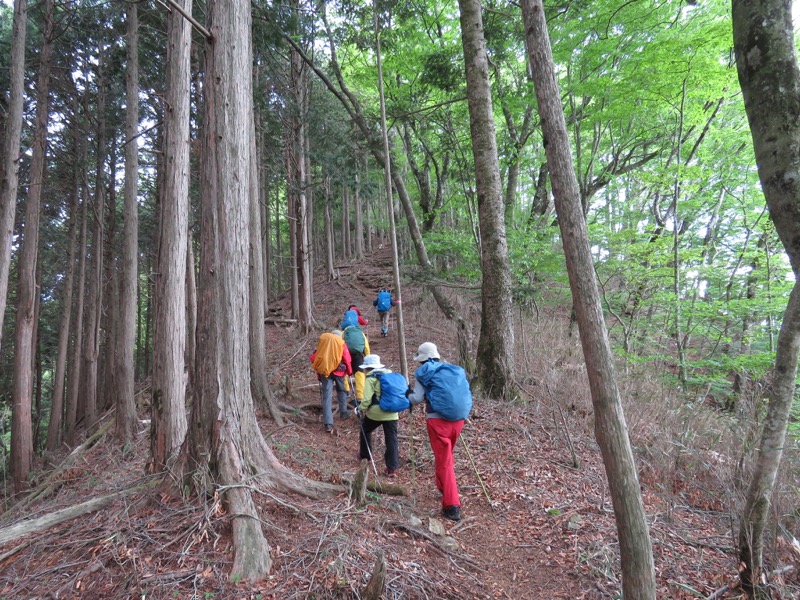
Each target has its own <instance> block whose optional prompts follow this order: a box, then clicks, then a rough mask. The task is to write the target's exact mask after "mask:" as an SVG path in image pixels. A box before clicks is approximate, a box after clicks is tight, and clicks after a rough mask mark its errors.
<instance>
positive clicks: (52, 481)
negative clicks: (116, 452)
mask: <svg viewBox="0 0 800 600" xmlns="http://www.w3.org/2000/svg"><path fill="white" fill-rule="evenodd" d="M113 424H114V421H113V420H109V421H108V422H107V423H106V424H105V425H103V426H102V427H101V428H100V429H98V430H97V431H95V432H94V433H93V434H92V435H91V436H89V437H88V438H87V439H86V441H85V442H83V443H82V444H81V445H80V446H78V447H76V448H75V449H74V450H73V451H72V452H70V453H69V454H68V455H67V457H66V458H65V459H64V460H63V462H62V463H61V464H60V465H59V466H58V467H57V468H56V469H54V470H53V471H51V472H50V474H49V475H48V476H47V478H46V479H45V480H44V481H43V482H42V483H41V485H39V487H37V488H36V489H35V490H33V491H32V492H31V493H30V494H28V495H27V496H25V497H24V498H23V499H22V500H20V501H19V502H18V503H17V504H16V505H15V506H14V507H13V510H14V511H15V512H19V511H21V510H23V509H25V508H27V507H28V506H30V505H31V504H32V503H33V502H34V501H36V500H43V499H45V498H47V497H48V496H50V495H51V494H53V493H55V492H56V491H57V490H58V488H60V487H61V486H62V485H63V484H64V480H63V479H59V480H58V481H56V479H57V478H58V477H60V476H61V475H62V473H64V471H67V470H68V469H71V468H72V466H73V465H74V464H75V463H76V462H77V461H78V458H79V457H80V456H81V455H82V454H83V453H84V452H85V451H86V450H88V449H89V448H91V447H92V446H94V445H95V443H97V442H98V441H99V440H100V439H101V438H102V437H103V436H105V435H106V434H107V433H108V431H109V430H110V429H111V426H112V425H113Z"/></svg>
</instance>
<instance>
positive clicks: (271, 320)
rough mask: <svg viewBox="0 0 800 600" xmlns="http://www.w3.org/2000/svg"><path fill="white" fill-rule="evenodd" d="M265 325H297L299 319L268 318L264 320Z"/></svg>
mask: <svg viewBox="0 0 800 600" xmlns="http://www.w3.org/2000/svg"><path fill="white" fill-rule="evenodd" d="M264 323H275V324H276V325H277V324H293V323H297V319H290V318H288V317H282V318H279V317H267V318H265V319H264Z"/></svg>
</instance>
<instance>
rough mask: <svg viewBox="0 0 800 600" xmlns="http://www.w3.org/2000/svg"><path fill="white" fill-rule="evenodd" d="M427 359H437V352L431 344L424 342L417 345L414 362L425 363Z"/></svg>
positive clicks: (434, 345)
mask: <svg viewBox="0 0 800 600" xmlns="http://www.w3.org/2000/svg"><path fill="white" fill-rule="evenodd" d="M429 358H439V351H438V350H437V349H436V344H434V343H433V342H425V343H423V344H420V345H419V349H418V350H417V354H416V355H415V356H414V361H415V362H425V361H426V360H428V359H429Z"/></svg>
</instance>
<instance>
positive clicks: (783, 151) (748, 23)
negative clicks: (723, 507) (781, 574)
mask: <svg viewBox="0 0 800 600" xmlns="http://www.w3.org/2000/svg"><path fill="white" fill-rule="evenodd" d="M792 6H793V3H792V1H791V0H733V40H734V51H735V53H736V67H737V71H738V74H739V84H740V85H741V88H742V96H743V98H744V106H745V111H746V112H747V118H748V121H749V122H750V131H751V134H752V137H753V148H754V149H755V155H756V163H757V164H758V176H759V179H760V180H761V187H762V189H763V191H764V197H765V198H766V201H767V206H768V207H769V211H770V215H771V217H772V220H773V222H774V223H775V229H776V230H777V232H778V236H779V237H780V239H781V242H782V243H783V246H784V248H785V249H786V254H787V255H788V257H789V262H790V264H791V267H792V271H794V275H795V284H794V287H793V288H792V293H791V295H790V297H789V302H788V304H787V306H786V311H785V312H784V315H783V323H782V324H781V329H780V333H779V334H778V346H777V350H776V352H775V366H774V369H773V372H772V385H771V387H770V392H769V405H768V408H767V416H766V419H765V420H764V427H763V429H762V432H761V441H760V444H759V449H758V456H757V459H756V464H755V468H754V470H753V475H752V479H751V481H750V485H749V487H748V490H747V497H746V501H745V505H744V508H743V510H742V514H741V517H740V525H739V560H740V564H741V566H742V567H741V568H740V569H739V574H740V578H741V582H742V588H743V589H744V590H745V591H746V592H747V594H748V596H749V597H750V598H768V597H771V596H770V594H769V591H768V588H767V587H766V586H765V585H764V584H763V583H762V581H763V580H762V576H761V575H762V554H763V550H764V530H765V527H766V524H767V520H768V518H769V516H770V513H771V511H770V499H771V498H772V493H773V489H774V487H775V479H776V476H777V473H778V467H779V466H780V463H781V458H782V457H783V448H784V442H785V440H786V428H787V424H788V420H789V413H790V410H791V407H792V401H793V399H794V396H795V388H796V383H797V361H798V357H800V278H799V277H798V275H800V179H798V177H797V165H798V163H800V122H798V120H797V115H798V110H799V109H800V68H798V64H797V53H796V46H795V35H794V28H793V26H792Z"/></svg>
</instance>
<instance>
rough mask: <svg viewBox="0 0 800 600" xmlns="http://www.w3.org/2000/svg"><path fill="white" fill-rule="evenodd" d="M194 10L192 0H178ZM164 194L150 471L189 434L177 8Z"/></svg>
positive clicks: (185, 102) (185, 141)
mask: <svg viewBox="0 0 800 600" xmlns="http://www.w3.org/2000/svg"><path fill="white" fill-rule="evenodd" d="M178 2H179V5H180V6H181V7H182V8H183V10H184V12H186V13H187V14H191V10H192V0H178ZM167 38H168V42H167V43H168V45H167V65H166V69H167V74H166V76H167V92H166V105H165V111H166V112H165V115H164V154H165V163H164V193H163V194H162V195H161V223H160V227H159V243H158V267H157V271H156V290H155V302H154V306H155V324H154V330H153V400H152V408H151V411H152V420H151V425H150V453H151V457H150V461H151V462H150V465H149V470H150V471H151V472H155V471H160V470H162V469H163V468H164V467H165V466H166V463H167V460H168V459H169V457H170V456H171V455H172V454H173V453H174V452H175V451H177V450H178V448H179V446H180V444H181V443H182V442H183V438H184V436H185V435H186V408H185V406H184V403H185V401H186V382H185V381H184V366H185V365H184V359H185V356H184V352H185V350H186V253H187V248H186V245H187V237H188V227H189V220H188V214H189V104H190V103H189V100H190V89H189V78H190V62H191V40H192V38H191V25H190V24H189V21H188V20H187V19H186V18H184V17H183V16H182V15H181V14H180V13H179V12H178V11H176V10H173V11H172V12H171V13H170V15H169V22H168V26H167Z"/></svg>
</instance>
